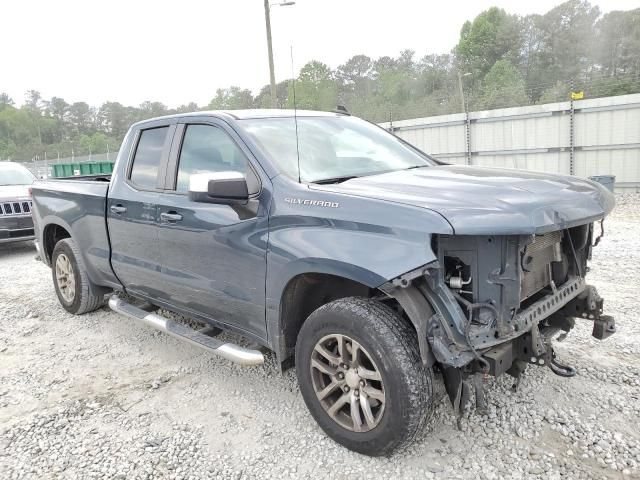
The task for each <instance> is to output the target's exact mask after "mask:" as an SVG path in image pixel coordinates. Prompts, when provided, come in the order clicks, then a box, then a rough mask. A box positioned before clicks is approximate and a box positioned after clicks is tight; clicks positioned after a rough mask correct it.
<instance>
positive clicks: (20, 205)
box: [0, 200, 33, 216]
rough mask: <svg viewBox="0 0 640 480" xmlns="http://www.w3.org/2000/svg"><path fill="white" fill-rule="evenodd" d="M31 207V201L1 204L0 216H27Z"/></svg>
mask: <svg viewBox="0 0 640 480" xmlns="http://www.w3.org/2000/svg"><path fill="white" fill-rule="evenodd" d="M32 206H33V203H32V202H31V200H24V201H16V202H1V203H0V216H8V215H28V214H30V213H31V207H32Z"/></svg>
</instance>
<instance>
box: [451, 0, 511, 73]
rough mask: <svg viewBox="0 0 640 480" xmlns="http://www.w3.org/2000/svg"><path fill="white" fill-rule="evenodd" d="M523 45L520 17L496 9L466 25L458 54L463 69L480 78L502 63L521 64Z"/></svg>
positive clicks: (457, 46)
mask: <svg viewBox="0 0 640 480" xmlns="http://www.w3.org/2000/svg"><path fill="white" fill-rule="evenodd" d="M521 42H522V39H521V35H520V29H519V20H518V17H517V16H516V15H509V14H507V12H505V11H504V10H503V9H501V8H498V7H492V8H490V9H489V10H486V11H484V12H482V13H481V14H480V15H478V16H477V17H476V18H475V19H474V20H473V22H468V21H467V22H465V24H464V25H463V26H462V30H461V31H460V41H459V42H458V45H456V47H455V49H454V52H455V54H456V57H457V60H458V63H459V68H460V69H461V70H464V71H465V72H470V73H473V78H478V79H479V78H482V77H484V76H485V75H486V74H487V72H489V70H490V69H491V67H492V66H493V65H494V64H495V63H496V62H497V61H499V60H502V59H506V60H508V61H510V62H511V63H512V64H514V65H516V64H518V61H519V56H520V50H521V44H522V43H521Z"/></svg>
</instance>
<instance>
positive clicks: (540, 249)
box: [520, 231, 562, 301]
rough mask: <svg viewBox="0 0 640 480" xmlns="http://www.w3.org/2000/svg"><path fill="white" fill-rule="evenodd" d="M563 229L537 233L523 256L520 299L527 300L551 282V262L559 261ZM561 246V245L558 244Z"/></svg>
mask: <svg viewBox="0 0 640 480" xmlns="http://www.w3.org/2000/svg"><path fill="white" fill-rule="evenodd" d="M561 241H562V231H557V232H550V233H545V234H544V235H536V238H535V240H534V241H533V243H531V244H529V245H528V246H527V249H526V250H525V252H524V256H523V258H522V269H523V272H522V277H521V284H520V287H521V288H520V292H521V293H520V300H521V301H522V300H525V299H527V298H529V297H531V296H532V295H534V294H536V293H538V292H539V291H540V290H542V289H543V288H545V287H547V286H549V285H550V284H551V262H553V261H558V260H559V258H558V251H559V250H558V248H557V247H556V245H558V244H559V243H560V242H561ZM558 247H559V245H558Z"/></svg>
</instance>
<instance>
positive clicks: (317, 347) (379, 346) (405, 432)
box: [296, 297, 433, 456]
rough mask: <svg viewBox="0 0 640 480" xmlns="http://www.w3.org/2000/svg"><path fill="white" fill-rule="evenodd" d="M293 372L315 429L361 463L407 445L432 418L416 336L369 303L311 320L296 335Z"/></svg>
mask: <svg viewBox="0 0 640 480" xmlns="http://www.w3.org/2000/svg"><path fill="white" fill-rule="evenodd" d="M296 370H297V375H298V383H299V384H300V390H301V392H302V396H303V398H304V401H305V403H306V405H307V407H308V408H309V411H310V412H311V414H312V415H313V417H314V419H315V420H316V421H317V422H318V424H319V425H320V427H321V428H322V429H323V430H324V431H325V432H326V433H327V435H329V436H330V437H331V438H333V439H334V440H335V441H337V442H338V443H340V444H342V445H344V446H345V447H347V448H349V449H351V450H354V451H357V452H360V453H364V454H366V455H376V456H377V455H387V454H390V453H391V452H392V451H393V450H395V449H397V448H399V447H402V446H405V445H407V444H408V443H410V442H411V441H412V440H413V438H414V437H415V435H416V434H417V433H418V432H419V431H420V430H421V428H422V427H423V425H424V423H425V421H426V419H427V418H428V416H429V414H430V412H431V410H432V403H433V375H432V372H431V370H430V369H429V368H427V367H425V366H423V365H422V362H421V359H420V352H419V348H418V342H417V337H416V331H415V329H414V328H413V327H412V326H411V325H410V324H409V323H408V322H407V321H405V320H404V319H403V318H402V317H400V316H399V315H398V314H397V313H396V312H394V311H393V310H392V309H390V308H388V307H387V306H385V305H383V304H381V303H380V302H376V301H374V300H370V299H366V298H359V297H350V298H343V299H340V300H336V301H334V302H331V303H329V304H327V305H324V306H322V307H320V308H319V309H317V310H316V311H315V312H313V313H312V314H311V315H310V316H309V318H308V319H307V320H306V322H305V323H304V324H303V326H302V329H301V330H300V334H299V335H298V342H297V345H296Z"/></svg>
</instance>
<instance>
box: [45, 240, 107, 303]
mask: <svg viewBox="0 0 640 480" xmlns="http://www.w3.org/2000/svg"><path fill="white" fill-rule="evenodd" d="M51 273H52V276H53V286H54V288H55V290H56V295H57V296H58V300H59V301H60V305H62V306H63V307H64V309H65V310H66V311H67V312H70V313H73V314H76V315H81V314H83V313H87V312H92V311H93V310H96V309H98V308H100V307H101V306H102V305H103V304H104V291H103V289H101V288H100V287H98V286H97V285H94V284H93V283H91V280H89V277H88V275H87V271H86V269H85V266H84V262H83V260H82V257H81V256H80V250H79V249H78V246H77V245H76V242H74V241H73V240H72V239H70V238H65V239H63V240H60V241H59V242H58V243H57V244H56V246H55V247H54V249H53V254H52V255H51Z"/></svg>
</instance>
